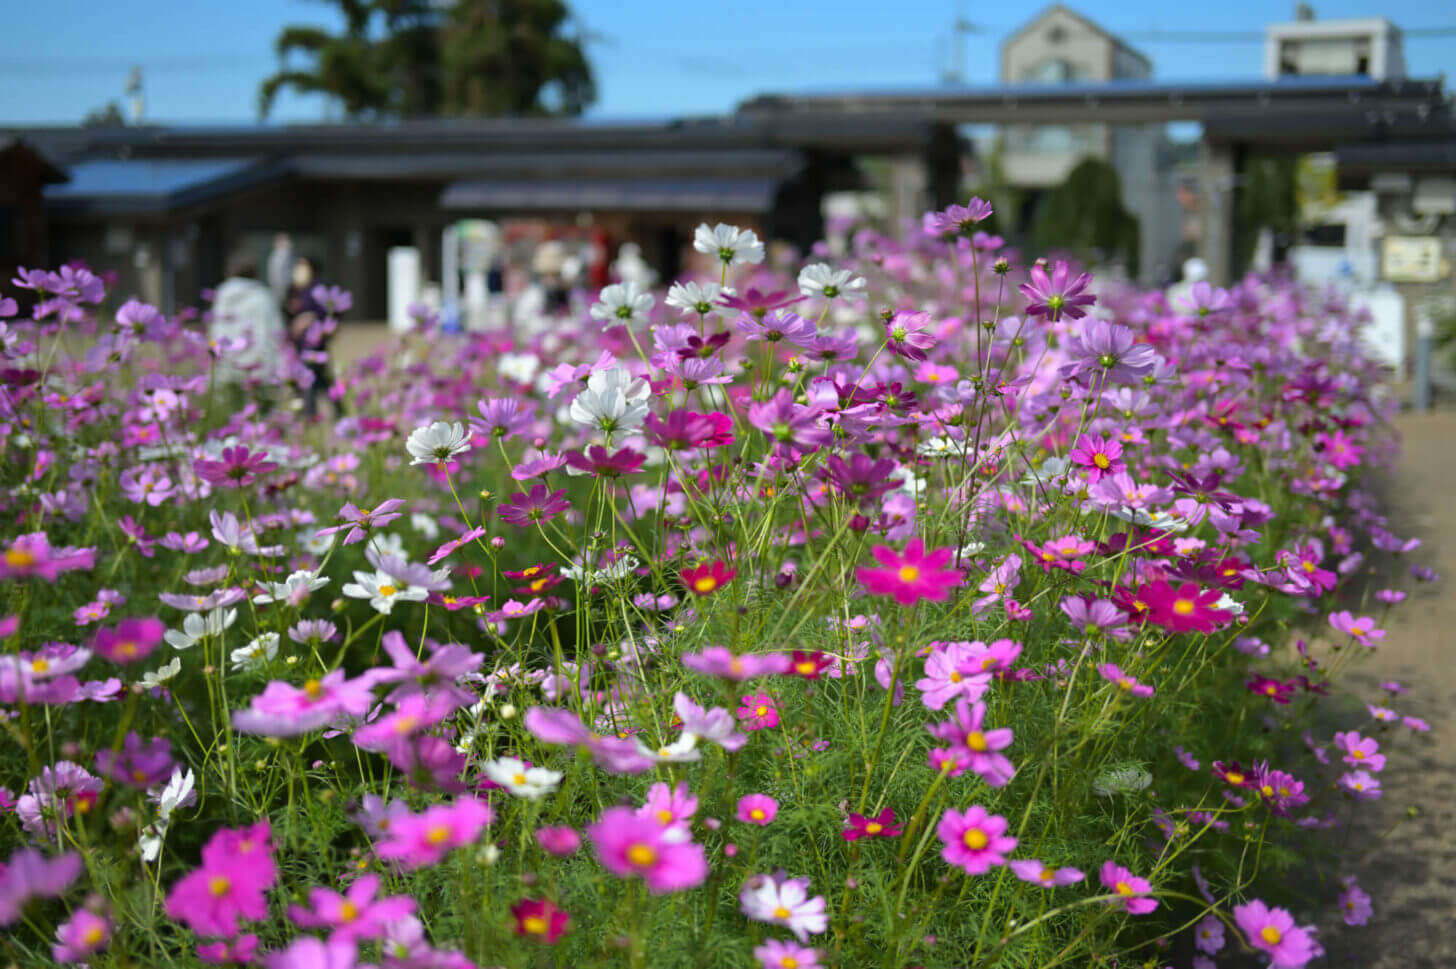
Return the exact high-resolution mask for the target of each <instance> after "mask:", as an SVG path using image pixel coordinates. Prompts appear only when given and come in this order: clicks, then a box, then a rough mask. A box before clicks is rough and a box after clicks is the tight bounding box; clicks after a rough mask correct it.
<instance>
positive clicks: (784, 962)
mask: <svg viewBox="0 0 1456 969" xmlns="http://www.w3.org/2000/svg"><path fill="white" fill-rule="evenodd" d="M779 965H781V966H783V967H784V969H799V960H798V959H795V958H794V957H793V956H784V957H783V958H782V959H780V960H779Z"/></svg>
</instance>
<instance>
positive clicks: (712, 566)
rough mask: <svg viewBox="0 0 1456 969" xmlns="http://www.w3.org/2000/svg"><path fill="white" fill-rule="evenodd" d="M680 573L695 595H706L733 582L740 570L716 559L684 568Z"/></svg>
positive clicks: (689, 589) (684, 582)
mask: <svg viewBox="0 0 1456 969" xmlns="http://www.w3.org/2000/svg"><path fill="white" fill-rule="evenodd" d="M678 574H679V575H680V576H681V577H682V581H683V585H685V586H687V588H688V591H689V592H691V593H692V594H693V595H695V596H705V595H709V594H710V593H713V592H716V591H717V590H718V589H720V588H722V587H723V586H725V585H727V584H728V583H729V582H732V581H733V577H734V576H735V575H737V574H738V570H737V569H730V568H729V567H728V566H727V565H725V564H724V563H723V562H722V561H715V562H711V563H704V564H703V565H699V566H697V567H696V568H691V569H683V570H682V571H681V572H680V573H678Z"/></svg>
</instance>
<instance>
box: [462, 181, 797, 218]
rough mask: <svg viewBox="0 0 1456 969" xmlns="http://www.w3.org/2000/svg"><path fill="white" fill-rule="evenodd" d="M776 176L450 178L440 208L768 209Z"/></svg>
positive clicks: (765, 210)
mask: <svg viewBox="0 0 1456 969" xmlns="http://www.w3.org/2000/svg"><path fill="white" fill-rule="evenodd" d="M778 187H779V179H777V178H764V177H760V178H751V177H750V178H744V177H738V178H731V177H721V176H719V177H714V176H707V177H700V178H690V177H677V178H672V177H668V178H650V179H642V178H629V177H618V178H590V179H579V178H529V179H528V178H496V179H472V180H468V181H461V182H455V183H454V184H452V185H450V186H449V187H448V188H446V189H445V191H444V193H443V194H441V196H440V207H441V208H442V209H445V210H446V211H488V212H502V213H508V212H547V211H550V212H561V211H566V212H574V211H580V210H597V211H633V212H752V213H762V212H768V211H770V210H771V209H772V208H773V203H774V195H775V194H776V192H777V191H778Z"/></svg>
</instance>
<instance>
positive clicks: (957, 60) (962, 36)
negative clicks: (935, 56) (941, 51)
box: [940, 17, 982, 84]
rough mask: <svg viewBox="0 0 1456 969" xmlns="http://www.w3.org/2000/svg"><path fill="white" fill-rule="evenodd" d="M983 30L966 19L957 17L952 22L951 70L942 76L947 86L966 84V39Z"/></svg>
mask: <svg viewBox="0 0 1456 969" xmlns="http://www.w3.org/2000/svg"><path fill="white" fill-rule="evenodd" d="M981 29H982V28H981V27H980V25H978V24H973V23H971V22H970V21H969V20H967V19H966V18H965V17H957V18H956V19H955V20H954V21H952V22H951V25H950V33H951V38H950V68H949V69H948V70H946V71H945V72H944V73H943V74H941V76H940V77H941V80H943V81H945V82H946V83H947V84H964V83H965V81H966V71H965V54H966V43H965V41H966V37H967V36H969V35H970V34H979V33H980V32H981Z"/></svg>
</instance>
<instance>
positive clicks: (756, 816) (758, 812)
mask: <svg viewBox="0 0 1456 969" xmlns="http://www.w3.org/2000/svg"><path fill="white" fill-rule="evenodd" d="M748 816H749V817H750V818H753V820H755V821H762V820H763V816H764V815H763V808H754V809H753V810H752V811H749V812H748Z"/></svg>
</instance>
